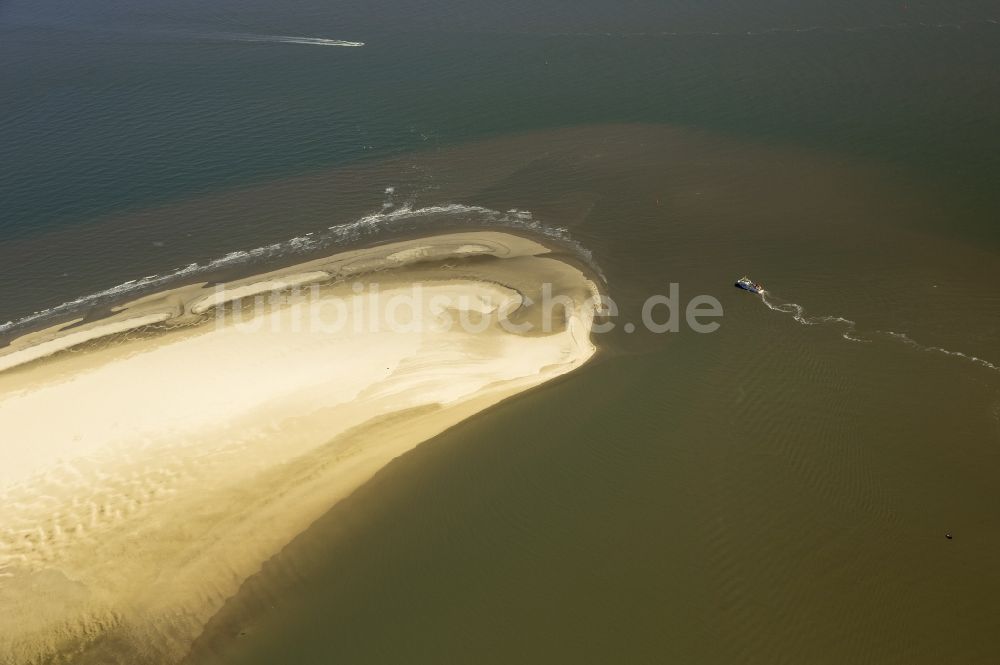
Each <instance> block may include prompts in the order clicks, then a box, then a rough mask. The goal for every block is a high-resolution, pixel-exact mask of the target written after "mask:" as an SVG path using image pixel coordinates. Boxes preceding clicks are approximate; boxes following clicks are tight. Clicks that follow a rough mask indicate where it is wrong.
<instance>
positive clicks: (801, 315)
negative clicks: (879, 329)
mask: <svg viewBox="0 0 1000 665" xmlns="http://www.w3.org/2000/svg"><path fill="white" fill-rule="evenodd" d="M760 300H761V302H763V303H764V304H765V305H767V307H768V308H769V309H771V310H773V311H775V312H781V313H783V314H791V315H792V318H793V319H795V320H796V321H798V322H799V323H801V324H802V325H804V326H820V325H839V326H841V327H842V328H843V330H842V332H841V333H840V336H841V337H843V338H844V339H846V340H848V341H850V342H862V343H868V342H871V340H870V339H864V338H863V337H859V336H858V335H857V325H858V324H857V323H856V322H854V321H852V320H851V319H845V318H844V317H842V316H806V310H805V308H804V307H803V306H802V305H800V304H798V303H794V302H786V303H780V304H779V303H774V302H772V301H771V300H769V299H768V297H767V291H763V292H761V294H760Z"/></svg>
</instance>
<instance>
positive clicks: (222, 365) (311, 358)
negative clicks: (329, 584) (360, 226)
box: [0, 231, 597, 663]
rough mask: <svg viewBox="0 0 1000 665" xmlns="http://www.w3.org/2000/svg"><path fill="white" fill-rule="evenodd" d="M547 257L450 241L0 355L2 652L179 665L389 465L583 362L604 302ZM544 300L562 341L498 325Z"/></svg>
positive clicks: (154, 309) (137, 312)
mask: <svg viewBox="0 0 1000 665" xmlns="http://www.w3.org/2000/svg"><path fill="white" fill-rule="evenodd" d="M547 254H549V250H548V249H547V248H546V247H545V246H543V245H541V244H539V243H536V242H534V241H531V240H527V239H525V238H521V237H517V236H513V235H510V234H506V233H498V232H486V231H483V232H476V233H457V234H450V235H439V236H434V237H431V238H422V239H419V240H413V241H408V242H398V243H393V244H388V245H382V246H380V247H377V248H372V249H367V250H355V251H351V252H342V253H340V254H337V255H334V256H332V257H328V258H324V259H317V260H313V261H310V262H308V263H305V264H301V265H298V266H293V267H290V268H286V269H283V270H281V271H278V272H273V273H268V274H263V275H257V276H253V277H249V278H246V279H242V280H239V281H238V282H233V283H230V284H224V285H216V286H208V285H205V284H197V285H193V286H189V287H183V288H179V289H174V290H172V291H169V292H165V293H160V294H154V295H151V296H147V297H145V298H142V299H141V300H138V301H135V302H133V303H130V304H129V305H128V306H126V307H123V308H119V309H118V310H116V311H115V312H113V313H112V315H111V316H108V317H106V318H104V319H101V320H99V321H87V322H85V323H82V322H77V325H75V326H74V325H70V326H68V327H66V328H65V329H62V330H60V329H49V330H46V331H41V332H37V333H33V334H31V335H28V336H25V337H24V338H22V339H19V340H16V341H15V342H14V343H13V344H12V345H11V346H10V347H9V348H8V349H6V350H5V352H4V353H3V354H2V355H0V368H2V370H3V372H2V373H0V422H3V430H4V437H3V443H2V447H3V450H2V452H3V455H4V460H5V463H4V466H3V467H2V469H0V505H2V509H0V557H2V558H0V575H2V578H0V605H2V606H4V607H17V608H18V611H17V612H15V613H6V614H4V615H3V616H2V617H0V652H3V653H11V654H14V657H15V662H33V661H41V660H51V659H55V660H57V661H64V662H102V663H107V662H128V663H141V662H159V661H163V660H169V659H175V658H177V657H178V656H180V655H182V654H183V652H184V649H185V648H186V647H187V646H188V645H189V644H190V642H191V641H192V640H193V639H194V638H195V637H196V636H197V635H198V633H199V631H200V630H201V628H202V626H203V625H204V623H205V621H206V620H207V619H208V618H209V617H211V615H212V614H213V613H214V612H215V611H216V610H218V608H219V607H220V606H221V604H222V603H223V602H224V600H225V599H226V598H227V597H229V596H230V595H232V594H233V593H234V592H235V591H236V590H237V589H238V587H239V585H240V584H241V582H242V581H243V580H245V579H246V578H247V577H248V576H250V575H252V574H253V573H254V572H256V571H257V570H258V569H259V567H260V565H261V563H262V562H263V561H264V560H266V559H267V558H268V557H270V556H272V555H273V554H275V553H276V552H277V551H278V550H280V549H281V548H282V547H283V546H284V545H285V544H286V543H287V542H289V540H291V539H292V538H293V537H294V536H295V535H296V534H298V533H300V532H302V531H303V530H304V529H306V528H307V527H308V526H309V524H310V523H311V522H313V521H314V520H315V519H316V518H317V517H319V516H320V515H322V514H323V513H324V512H325V511H326V510H328V509H329V507H330V506H331V505H332V504H333V503H335V502H336V501H337V500H339V499H341V498H343V497H345V496H347V495H348V494H350V493H351V492H352V491H353V490H354V489H355V488H357V487H358V486H359V485H361V484H363V483H364V482H365V481H366V480H367V479H369V478H370V477H371V476H372V475H373V474H374V473H375V472H376V471H378V470H379V469H380V468H381V467H383V466H384V465H385V464H386V463H387V462H389V461H390V460H391V459H393V458H394V457H397V456H398V455H400V454H402V453H403V452H405V451H407V450H409V449H411V448H413V447H414V446H416V445H417V444H419V443H420V442H421V441H424V440H426V439H427V438H429V437H431V436H434V435H435V434H437V433H439V432H441V431H443V430H444V429H446V428H448V427H449V426H451V425H453V424H455V423H457V422H459V421H461V420H462V419H464V418H467V417H468V416H470V415H472V414H474V413H476V412H478V411H481V410H482V409H485V408H487V407H489V406H490V405H492V404H495V403H497V402H499V401H500V400H502V399H504V398H506V397H508V396H511V395H513V394H515V393H518V392H521V391H524V390H527V389H528V388H531V387H533V386H536V385H538V384H540V383H543V382H545V381H548V380H550V379H552V378H555V377H557V376H560V375H562V374H565V373H566V372H569V371H571V370H573V369H574V368H576V367H579V366H580V365H581V364H583V363H584V362H586V361H587V360H588V359H589V358H590V357H591V356H592V355H593V354H594V352H595V347H594V346H593V344H592V343H591V342H590V336H589V330H590V325H591V320H592V318H593V313H594V306H593V296H594V295H595V294H597V287H596V285H595V284H594V283H593V282H592V281H591V280H590V279H589V278H588V277H587V276H586V275H584V273H583V272H581V271H580V270H579V269H577V268H576V267H573V266H571V265H569V264H568V263H565V262H563V261H561V260H559V259H557V258H554V257H552V256H546V255H547ZM373 270H377V271H378V272H377V274H376V273H374V272H373ZM376 278H377V282H376ZM543 282H547V283H551V284H553V286H554V291H555V292H556V293H557V294H560V295H565V296H568V297H569V302H570V303H571V304H570V307H569V308H568V309H567V311H566V313H565V316H563V317H560V318H558V320H557V325H556V326H555V328H554V329H553V330H551V331H542V330H540V327H539V326H538V325H535V326H534V330H532V331H531V332H529V333H522V332H518V331H515V330H513V329H512V327H509V326H506V325H501V321H500V318H501V315H502V314H507V313H512V314H511V316H510V320H511V321H515V320H516V321H517V322H518V323H521V324H524V323H534V324H539V323H540V322H541V321H542V319H541V316H542V313H541V312H540V311H539V308H538V307H537V306H534V307H532V306H529V305H528V303H529V302H531V301H537V300H539V291H540V289H541V284H542V283H543ZM275 294H278V295H280V296H283V297H277V298H276V297H274V296H275ZM262 296H266V297H262ZM416 296H419V301H415V300H414V297H416ZM255 297H256V300H254V298H255ZM401 299H402V301H403V302H404V303H405V302H419V306H414V307H407V306H405V305H404V306H402V307H397V306H394V305H393V304H392V303H399V302H400V301H401ZM529 299H530V300H529ZM237 305H238V306H237ZM394 309H395V311H391V310H394ZM331 313H338V314H339V315H341V318H340V319H338V320H337V322H338V323H339V326H338V325H335V324H334V321H333V319H331V318H330V314H331ZM391 315H394V316H395V317H396V318H395V322H394V323H395V324H393V321H390V320H389V319H390V318H392V316H391Z"/></svg>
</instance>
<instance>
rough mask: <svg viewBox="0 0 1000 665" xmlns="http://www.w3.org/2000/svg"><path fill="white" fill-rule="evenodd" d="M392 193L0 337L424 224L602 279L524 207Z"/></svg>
mask: <svg viewBox="0 0 1000 665" xmlns="http://www.w3.org/2000/svg"><path fill="white" fill-rule="evenodd" d="M390 189H391V188H390ZM394 191H395V190H393V192H394ZM393 192H389V191H388V190H387V192H386V196H387V198H386V200H385V202H383V204H382V205H383V208H382V210H381V211H380V212H376V213H372V214H370V215H366V216H364V217H361V218H359V219H356V220H354V221H353V222H349V223H347V224H338V225H335V226H330V227H328V228H327V229H325V230H323V231H315V232H312V233H307V234H305V235H303V236H297V237H295V238H291V239H289V240H285V241H283V242H276V243H272V244H270V245H264V246H262V247H256V248H253V249H247V250H238V251H234V252H229V253H228V254H226V255H224V256H221V257H219V258H216V259H213V260H211V261H208V262H205V263H191V264H188V265H186V266H183V267H180V268H176V269H174V270H172V271H170V272H167V273H163V274H154V275H148V276H146V277H143V278H141V279H131V280H129V281H127V282H123V283H121V284H118V285H117V286H112V287H111V288H108V289H104V290H103V291H98V292H97V293H92V294H89V295H85V296H80V297H79V298H75V299H73V300H69V301H67V302H64V303H62V304H60V305H56V306H55V307H50V308H48V309H44V310H40V311H37V312H34V313H33V314H29V315H27V316H24V317H21V318H19V319H15V320H11V321H8V322H7V323H0V336H2V337H4V338H6V337H7V336H8V335H11V334H12V333H13V334H16V333H18V332H20V331H21V330H23V329H25V328H28V327H33V326H37V325H39V324H43V323H50V322H51V323H55V322H58V321H59V320H63V319H68V318H70V317H71V316H73V315H79V314H81V313H83V312H86V311H89V310H90V309H92V308H95V307H108V306H110V305H112V304H115V303H118V302H123V301H125V300H128V299H133V298H137V297H140V296H142V295H145V294H148V293H151V292H153V291H157V290H160V289H163V288H165V287H167V286H174V285H180V284H181V283H182V282H186V281H188V280H191V279H192V278H206V277H208V276H209V275H211V274H212V273H214V272H217V271H219V270H227V269H231V268H233V267H239V266H242V265H250V264H253V265H258V264H261V263H266V262H269V261H276V260H280V259H282V258H284V257H288V256H296V255H301V254H308V253H312V252H321V251H324V250H327V249H331V248H337V249H340V248H346V247H348V246H351V245H354V244H359V243H363V242H371V241H372V240H374V239H382V238H389V237H391V236H393V235H399V234H408V233H412V232H415V231H421V230H425V229H426V228H428V227H430V228H433V229H435V230H437V229H440V230H442V231H458V230H475V229H490V228H493V229H507V230H511V231H515V232H516V231H522V232H526V233H529V234H533V235H536V236H542V237H544V238H546V239H548V240H551V241H554V242H556V243H558V244H559V245H561V246H563V247H565V248H566V249H567V250H568V251H569V252H570V253H572V254H574V255H575V256H576V258H577V259H579V260H580V261H582V262H583V263H585V264H587V265H588V266H590V268H591V269H592V270H593V271H594V272H595V273H597V275H599V276H600V277H601V279H602V280H603V279H604V274H603V273H602V272H601V270H600V268H599V267H598V266H597V265H596V264H595V263H594V261H593V257H592V255H591V253H590V251H589V250H587V249H586V248H585V247H584V246H583V245H581V244H580V243H579V242H577V241H576V240H574V239H573V238H572V237H571V236H570V234H569V232H568V231H567V230H566V229H564V228H559V227H552V226H547V225H545V224H543V223H541V222H539V221H538V220H536V219H535V218H534V216H533V215H532V214H531V213H530V212H528V211H526V210H518V209H516V208H512V209H510V210H508V211H506V212H501V211H498V210H492V209H490V208H484V207H482V206H470V205H463V204H460V203H452V204H447V205H435V206H426V207H423V208H413V207H412V206H411V204H405V205H401V206H399V207H393V206H394V204H393V202H392V199H391V196H390V195H391V194H392V193H393ZM0 342H2V340H0Z"/></svg>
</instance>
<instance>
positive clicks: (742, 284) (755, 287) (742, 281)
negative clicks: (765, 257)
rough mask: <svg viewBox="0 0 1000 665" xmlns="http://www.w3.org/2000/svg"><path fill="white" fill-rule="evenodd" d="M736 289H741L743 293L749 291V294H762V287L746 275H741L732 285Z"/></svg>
mask: <svg viewBox="0 0 1000 665" xmlns="http://www.w3.org/2000/svg"><path fill="white" fill-rule="evenodd" d="M734 286H735V287H736V288H738V289H743V290H744V291H749V292H750V293H764V285H763V284H759V283H757V282H755V281H753V280H752V279H750V278H749V277H747V276H746V275H743V276H742V277H740V278H739V279H738V280H736V284H735V285H734Z"/></svg>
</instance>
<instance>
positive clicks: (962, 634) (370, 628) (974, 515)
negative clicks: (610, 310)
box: [0, 0, 1000, 665]
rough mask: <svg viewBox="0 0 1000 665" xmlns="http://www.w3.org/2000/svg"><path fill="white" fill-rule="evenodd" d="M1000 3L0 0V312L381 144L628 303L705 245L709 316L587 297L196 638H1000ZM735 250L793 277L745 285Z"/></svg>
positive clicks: (295, 658) (699, 659)
mask: <svg viewBox="0 0 1000 665" xmlns="http://www.w3.org/2000/svg"><path fill="white" fill-rule="evenodd" d="M998 20H1000V9H998V7H997V6H996V3H995V2H986V1H976V0H970V1H965V2H948V3H944V2H932V1H930V0H925V1H907V2H901V1H898V0H896V1H893V2H871V1H867V2H861V1H853V0H851V1H846V2H836V3H832V2H820V1H807V2H801V1H800V2H792V1H790V0H788V1H786V0H764V1H762V2H755V3H746V2H735V1H722V0H717V1H707V0H703V1H696V0H690V1H686V2H685V1H678V0H671V1H668V2H652V1H643V0H635V1H631V2H615V3H612V2H597V1H595V0H585V1H583V2H578V3H569V4H568V3H563V2H556V1H554V0H542V1H532V2H529V1H527V0H516V1H514V2H503V3H500V2H480V1H475V2H457V1H451V0H447V1H446V0H424V1H422V2H403V1H402V0H374V1H362V0H350V1H344V2H336V3H327V2H319V1H318V0H297V1H295V2H285V3H280V4H279V3H275V2H273V0H248V1H245V2H234V1H230V0H219V1H212V2H194V1H193V0H192V1H185V2H179V1H175V2H167V3H164V2H153V1H151V0H142V1H133V2H110V1H106V0H104V1H98V0H90V1H85V2H77V3H72V4H61V3H55V2H51V1H50V0H41V1H39V2H27V1H25V0H14V1H13V2H6V3H4V4H0V322H3V321H7V320H17V319H19V318H21V317H23V316H25V315H28V314H30V313H32V312H35V311H37V310H41V309H45V308H50V307H54V306H58V305H59V304H60V303H64V302H66V301H69V300H72V299H75V298H78V297H80V296H86V295H87V294H91V293H94V292H97V291H100V290H102V289H106V288H108V287H113V286H115V285H118V284H121V283H123V282H126V281H128V280H132V279H139V278H142V277H144V276H148V275H152V274H160V275H165V274H170V273H171V271H173V270H176V269H177V268H182V267H184V266H187V265H189V264H190V263H191V262H200V263H203V264H204V263H206V262H209V261H211V260H213V259H216V258H218V257H220V256H223V255H225V254H226V253H227V252H232V251H234V250H250V249H253V248H255V247H261V246H264V245H268V244H270V243H281V242H284V241H287V240H288V239H289V238H293V237H296V236H300V235H303V234H305V233H309V232H313V231H322V230H324V229H326V228H327V227H328V226H330V225H336V224H343V223H346V222H350V221H351V220H354V219H357V218H358V217H360V216H363V215H365V214H368V213H371V212H373V211H377V210H379V209H381V205H382V203H383V200H384V197H385V193H384V192H385V188H386V187H389V186H392V187H395V188H396V192H397V194H396V196H397V201H396V202H397V203H401V202H407V203H412V204H413V205H415V206H421V205H433V204H447V203H464V204H470V205H482V206H485V207H488V208H491V209H495V210H501V211H502V210H508V209H510V208H519V209H524V210H530V211H532V212H533V213H534V218H535V219H538V220H541V222H543V223H546V224H550V225H553V226H565V227H567V228H568V229H569V233H570V234H571V235H572V236H573V238H575V239H576V240H577V241H578V242H580V243H582V245H584V246H585V247H586V248H587V249H588V250H590V251H592V252H593V255H594V259H595V260H596V261H597V263H598V264H600V266H601V267H602V268H603V269H604V271H605V272H606V274H607V277H608V281H609V288H610V290H611V293H612V295H613V296H615V297H616V298H617V299H618V300H619V302H620V303H621V305H622V307H623V310H624V311H626V312H631V313H633V314H634V313H635V312H636V311H637V309H638V307H639V306H640V305H641V303H642V301H643V299H644V298H645V297H646V296H648V295H649V294H651V293H655V292H660V291H662V289H663V288H664V285H666V284H669V283H670V282H679V283H680V284H681V285H682V290H683V291H684V292H685V293H690V294H695V293H710V294H713V295H716V296H718V297H719V298H720V299H722V301H723V304H724V306H725V310H726V318H725V320H724V324H723V326H722V328H721V329H720V332H719V333H718V334H713V335H706V336H698V335H679V336H668V338H663V337H662V336H659V337H657V336H652V335H644V334H637V335H634V336H629V335H625V334H617V335H613V336H610V337H608V338H607V339H602V340H601V346H602V354H601V357H600V359H599V360H598V362H596V363H594V364H593V365H592V366H589V367H587V368H585V369H584V370H582V371H580V372H578V373H576V374H574V375H572V376H570V377H568V378H567V380H566V381H561V382H559V383H558V384H556V385H553V386H548V387H546V388H545V389H543V390H540V391H536V392H534V393H532V394H530V395H528V396H526V397H525V398H524V399H519V400H515V401H514V402H512V403H508V404H505V405H503V406H501V407H500V408H498V409H496V410H493V411H491V412H490V413H487V414H485V415H484V416H483V417H482V418H476V419H473V420H472V421H470V422H468V423H465V424H464V425H463V426H461V427H458V428H455V429H454V430H452V431H450V432H448V433H446V434H445V435H443V436H441V437H438V438H437V439H435V440H434V441H432V442H429V443H427V444H425V445H424V446H421V447H420V448H418V449H417V450H416V451H414V453H412V454H410V455H407V456H404V458H401V459H400V460H398V461H397V462H395V463H394V464H392V465H390V467H388V468H387V469H386V470H385V472H384V473H382V474H380V475H379V476H378V477H377V478H376V479H375V480H374V481H373V482H372V483H371V484H370V485H369V486H367V487H366V488H364V489H363V490H362V491H361V492H359V493H358V494H357V495H356V496H354V497H352V498H351V499H350V500H349V501H347V502H345V503H343V504H340V505H338V506H337V507H335V508H333V509H332V511H331V512H330V513H329V514H328V515H327V516H326V517H324V518H323V519H322V520H320V522H318V523H317V524H316V525H315V526H314V528H313V529H311V530H310V531H309V532H307V533H305V534H303V535H302V536H301V537H300V538H299V539H298V540H297V541H295V542H294V543H292V544H290V545H289V547H288V548H286V550H285V551H284V552H282V553H280V554H279V555H277V556H276V557H275V558H274V559H273V560H271V561H270V562H268V564H267V565H265V567H264V570H263V571H262V573H261V574H260V575H257V576H255V577H254V578H251V579H250V580H248V581H247V583H246V584H245V585H244V588H243V589H242V591H241V592H240V594H238V595H237V596H236V597H234V598H233V599H231V600H230V602H229V603H228V604H227V606H226V607H225V608H223V610H222V611H221V612H220V613H219V615H218V616H217V617H216V618H215V619H214V620H213V622H212V623H211V624H210V625H209V626H208V627H207V628H206V631H205V633H204V635H202V637H201V638H200V639H199V641H198V642H197V643H196V644H195V645H194V647H193V651H192V655H191V656H190V662H192V663H205V662H215V661H221V662H238V663H273V662H279V661H284V662H296V663H328V662H348V663H362V662H371V663H386V662H408V663H410V662H428V663H441V662H475V663H484V662H498V663H510V662H546V663H553V662H574V663H579V662H601V663H607V662H630V663H632V662H650V663H653V662H656V663H660V662H682V663H736V662H746V663H768V664H771V663H793V664H796V665H798V664H801V663H810V664H816V663H837V664H838V665H839V664H841V663H848V662H850V663H853V662H859V663H860V662H872V663H907V664H910V663H917V662H927V663H945V662H961V663H992V662H994V660H995V654H996V653H997V651H998V650H1000V644H998V642H997V638H996V635H998V634H1000V625H998V623H997V620H996V612H995V611H994V605H995V598H996V594H997V592H1000V578H998V574H997V569H996V565H995V563H996V559H997V556H998V552H1000V540H998V535H997V530H996V529H995V524H996V523H997V514H996V506H997V505H998V504H997V501H996V499H997V497H996V482H995V479H996V477H997V472H998V471H1000V469H998V468H997V466H998V465H997V463H998V457H997V454H996V450H997V445H998V444H1000V386H998V384H997V374H996V371H995V366H996V365H997V364H998V363H1000V352H998V349H1000V319H998V316H1000V301H998V297H997V295H996V288H995V286H996V283H997V280H998V279H1000V254H998V251H1000V227H998V225H997V220H998V218H1000V186H998V184H1000V74H998V72H1000V25H998V23H997V21H998ZM287 37H292V38H295V37H306V38H322V39H331V40H346V41H352V42H364V46H361V47H351V46H319V45H316V44H308V43H295V41H294V40H292V41H288V40H286V39H285V38H287ZM278 38H281V39H278ZM292 258H294V257H292ZM284 259H285V260H291V258H289V257H284ZM746 271H750V272H751V275H752V276H753V277H754V278H755V279H760V280H762V281H764V282H765V283H766V284H767V285H768V288H769V291H771V292H772V293H773V297H774V301H773V302H774V304H775V305H776V306H777V307H776V308H774V309H769V308H768V307H766V306H765V305H764V303H762V302H760V301H759V300H758V299H756V298H752V297H751V296H748V295H746V294H743V293H735V294H734V293H733V291H734V290H733V289H731V287H730V284H731V281H732V278H734V277H736V276H738V275H740V274H743V273H744V272H746ZM797 307H802V308H804V309H805V314H803V315H802V316H800V317H799V318H798V319H796V318H794V317H793V314H794V313H796V312H798V311H799V310H798V309H797ZM844 321H849V322H850V323H844ZM817 322H818V323H817ZM813 324H814V325H813ZM845 330H849V331H850V332H851V335H850V336H851V337H853V338H854V339H848V338H844V337H843V336H842V334H843V332H845ZM900 334H905V335H906V338H905V339H904V338H902V337H899V335H900ZM858 339H860V340H862V341H857V340H858ZM906 339H908V340H915V341H913V342H906V341H905V340H906ZM977 358H978V359H980V360H982V361H984V362H985V363H986V364H983V362H976V361H975V360H974V359H977ZM991 367H993V368H994V369H991ZM0 428H2V424H0ZM0 436H2V434H0ZM945 531H955V532H956V538H955V540H954V541H945V539H944V538H943V533H944V532H945ZM4 609H5V608H0V611H3V610H4ZM109 645H110V646H109ZM100 648H105V649H106V650H105V651H101V652H100V653H99V654H98V655H97V656H95V658H97V659H98V660H99V661H100V658H102V657H105V656H107V654H115V653H119V654H120V653H134V652H132V651H128V650H127V649H125V650H123V651H116V648H117V647H116V645H115V644H114V641H113V639H111V640H109V641H107V642H106V643H104V644H103V646H101V647H100ZM0 660H2V658H0ZM101 662H107V661H101Z"/></svg>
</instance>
